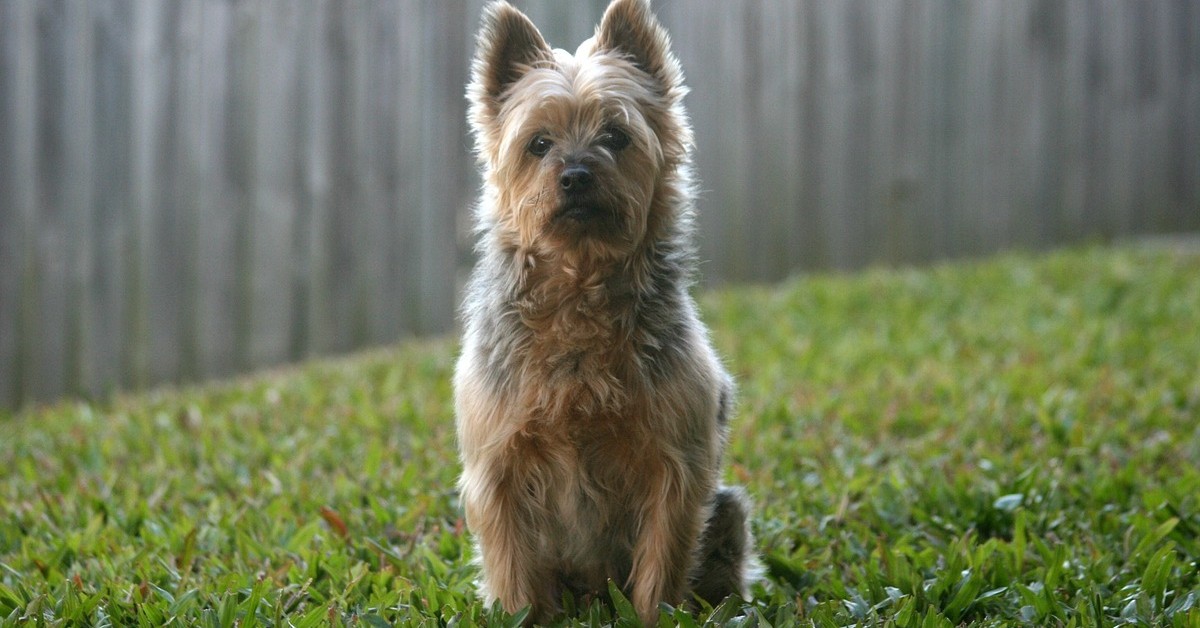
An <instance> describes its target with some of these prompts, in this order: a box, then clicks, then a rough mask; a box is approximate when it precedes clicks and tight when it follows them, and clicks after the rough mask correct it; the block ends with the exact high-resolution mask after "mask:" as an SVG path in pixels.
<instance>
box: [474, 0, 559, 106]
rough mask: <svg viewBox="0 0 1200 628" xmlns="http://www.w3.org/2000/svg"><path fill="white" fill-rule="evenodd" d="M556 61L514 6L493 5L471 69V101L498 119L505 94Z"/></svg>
mask: <svg viewBox="0 0 1200 628" xmlns="http://www.w3.org/2000/svg"><path fill="white" fill-rule="evenodd" d="M553 58H554V54H553V52H551V50H550V46H549V45H547V44H546V40H545V39H543V38H542V34H541V33H539V32H538V29H537V27H536V26H534V25H533V22H531V21H529V18H528V17H525V14H524V13H521V12H520V11H519V10H517V9H516V8H515V7H513V6H512V5H511V4H509V3H507V2H504V1H503V0H501V1H499V2H493V3H492V4H489V5H488V6H487V7H486V8H485V9H484V14H483V26H482V27H481V28H480V29H479V37H478V39H477V40H476V51H475V61H474V63H473V64H472V66H471V89H470V92H471V99H472V100H473V101H474V102H475V104H476V105H477V106H480V107H482V108H484V109H485V111H486V113H487V114H488V115H490V116H493V117H494V116H495V115H496V113H497V112H498V111H499V105H500V102H501V101H502V99H503V97H504V92H505V90H507V89H508V87H509V86H511V85H512V84H513V83H515V82H516V81H517V80H519V79H520V78H521V77H522V76H524V75H525V73H526V72H528V71H529V69H530V68H532V67H533V66H535V65H537V64H538V62H540V61H546V60H550V59H553Z"/></svg>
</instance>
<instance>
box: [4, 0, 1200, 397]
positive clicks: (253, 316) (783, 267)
mask: <svg viewBox="0 0 1200 628" xmlns="http://www.w3.org/2000/svg"><path fill="white" fill-rule="evenodd" d="M483 4H484V0H449V1H446V2H432V1H425V0H380V1H372V2H341V1H336V0H309V1H308V2H305V3H299V4H297V3H296V2H293V1H291V0H262V1H255V2H251V1H246V0H236V1H232V2H231V1H227V0H179V1H178V2H138V1H136V0H94V1H90V2H74V1H70V0H36V1H35V0H2V1H0V163H2V164H3V167H0V406H14V405H18V404H21V403H23V402H26V401H29V400H35V399H48V398H52V397H55V396H58V395H61V394H64V393H70V394H87V395H97V394H104V393H107V392H109V391H112V390H114V389H118V388H129V387H137V386H144V385H147V384H151V383H157V382H178V381H186V380H192V379H195V378H202V377H214V376H225V375H228V374H231V373H236V372H239V371H242V370H245V369H248V368H253V367H257V366H261V365H265V364H271V363H275V362H279V361H284V360H298V359H303V358H306V357H309V356H313V355H320V354H325V353H330V352H336V351H345V350H348V349H352V348H355V347H360V346H364V345H369V344H378V343H383V342H390V341H392V340H394V339H396V338H398V337H400V336H402V335H404V334H412V333H430V332H439V331H444V330H447V329H449V328H450V327H451V326H452V325H453V320H454V317H453V312H454V306H455V300H456V296H455V295H456V291H457V289H458V288H459V287H460V286H461V282H462V279H463V275H464V272H465V269H466V268H467V267H468V265H469V262H470V260H471V255H472V253H471V243H472V235H471V234H470V233H469V229H468V225H469V224H470V221H469V208H470V206H471V203H472V202H473V200H474V198H475V195H476V192H477V189H478V179H477V176H476V175H475V164H474V163H473V156H472V155H471V153H470V145H471V141H470V138H469V135H468V132H467V127H466V123H465V119H464V117H465V110H466V102H465V99H464V98H463V87H464V84H465V82H466V80H467V78H468V69H469V59H470V55H471V53H472V49H473V46H474V39H473V37H474V32H475V29H476V27H477V25H478V20H479V12H480V9H481V8H482V6H483ZM519 4H520V5H521V6H522V7H524V8H525V9H526V10H527V11H528V12H529V14H530V15H531V16H532V17H533V19H534V20H535V21H536V22H537V23H538V25H539V26H540V27H541V28H542V30H543V32H544V34H545V35H546V37H547V39H548V40H549V41H550V42H551V43H552V44H554V45H556V46H560V47H565V48H572V47H574V46H575V45H576V44H577V43H578V42H579V41H580V40H582V39H584V38H586V37H588V36H590V35H591V34H592V29H593V27H594V25H595V23H596V20H597V18H598V17H599V15H600V13H601V12H602V11H603V9H604V7H605V5H606V4H607V0H588V1H587V2H575V3H564V2H559V1H557V0H526V1H524V2H519ZM655 6H656V9H657V10H658V12H659V14H660V16H661V17H662V19H663V21H664V23H665V24H666V26H667V27H668V29H669V30H670V32H671V34H672V37H673V39H674V44H675V50H676V51H677V53H678V55H679V57H680V59H681V61H682V63H683V66H684V69H685V72H686V75H687V77H688V84H689V86H690V87H691V88H692V94H691V95H690V96H688V97H687V104H688V108H689V110H690V112H691V115H692V120H693V126H694V127H695V131H696V143H697V148H698V152H697V162H696V170H697V174H698V178H699V182H700V189H701V190H702V193H701V196H700V199H699V201H698V210H699V215H698V226H699V231H700V236H701V237H700V242H699V245H700V255H701V257H702V259H703V260H704V263H703V266H702V272H703V275H704V277H705V279H706V280H707V281H709V282H721V281H741V280H756V281H767V280H773V279H778V278H780V277H783V276H785V275H786V274H788V273H791V272H795V271H797V270H802V269H813V268H856V267H861V266H864V265H870V264H878V263H912V262H922V261H928V260H936V259H941V258H945V257H951V256H960V255H974V254H981V253H986V252H990V251H995V250H1000V249H1003V248H1008V247H1014V246H1016V247H1028V248H1040V247H1045V246H1050V245H1054V244H1058V243H1063V242H1071V241H1077V240H1079V239H1081V238H1089V237H1091V238H1095V237H1100V238H1110V237H1121V236H1127V235H1131V234H1139V233H1150V232H1162V231H1179V230H1197V229H1200V5H1197V3H1196V2H1194V0H966V1H964V0H896V1H894V2H875V1H872V0H811V1H806V2H795V1H794V0H762V1H759V2H726V1H723V0H686V1H685V0H657V1H656V3H655Z"/></svg>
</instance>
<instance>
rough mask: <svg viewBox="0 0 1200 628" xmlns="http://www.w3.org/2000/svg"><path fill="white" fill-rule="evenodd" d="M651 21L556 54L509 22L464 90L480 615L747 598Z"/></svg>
mask: <svg viewBox="0 0 1200 628" xmlns="http://www.w3.org/2000/svg"><path fill="white" fill-rule="evenodd" d="M669 47H670V39H669V38H668V36H667V33H666V31H665V30H663V28H662V27H661V26H660V25H659V23H658V20H657V19H656V18H655V16H654V14H653V13H651V11H650V7H649V3H648V0H614V1H613V2H612V4H611V5H609V7H608V9H607V10H606V12H605V14H604V17H603V19H602V21H601V23H600V26H599V27H598V28H597V30H596V33H595V36H594V37H592V38H591V39H588V40H587V41H585V42H583V44H581V45H580V47H579V49H578V50H577V51H576V52H575V54H574V55H571V54H570V53H568V52H566V51H564V50H553V49H551V48H550V46H548V45H547V44H546V41H545V40H544V39H543V38H542V35H541V33H540V32H538V29H537V27H535V26H534V25H533V23H532V22H531V21H530V20H529V19H528V18H527V17H526V16H525V15H524V14H523V13H521V12H520V11H518V10H517V9H515V8H513V7H512V6H511V5H509V4H507V3H506V2H503V1H499V2H494V3H492V4H490V5H489V6H488V7H487V8H486V10H485V14H484V18H483V26H482V29H481V30H480V33H479V37H478V49H477V52H476V56H475V60H474V64H473V66H472V77H471V83H470V86H469V94H468V95H469V100H470V105H471V106H470V122H471V126H472V129H473V132H474V136H475V142H476V151H477V153H478V157H479V160H480V162H481V163H482V166H483V174H484V187H483V194H482V198H481V200H480V202H479V205H478V207H477V215H476V221H477V226H478V237H479V243H478V253H479V257H480V259H479V262H478V265H477V266H476V267H475V269H474V272H473V274H472V277H471V280H470V284H469V286H468V289H467V294H466V299H465V303H464V305H463V310H462V315H463V318H464V327H465V332H464V339H463V348H462V355H461V357H460V358H459V361H458V365H457V368H456V372H455V376H454V389H455V412H456V415H457V428H458V438H459V448H460V455H461V457H462V463H463V473H462V477H461V479H460V481H459V489H460V494H461V497H462V502H463V505H464V508H465V510H466V519H467V525H468V527H469V529H470V530H471V532H472V533H473V534H474V536H475V539H476V541H477V545H478V547H477V552H476V555H477V560H478V563H479V565H480V568H481V574H482V577H481V594H482V596H483V598H484V599H485V601H486V602H488V603H492V602H494V601H497V600H498V601H499V602H500V604H501V605H502V606H503V607H504V609H505V610H506V611H508V612H516V611H519V610H520V609H522V608H524V607H526V606H529V607H531V613H530V615H529V619H530V620H531V621H534V622H538V621H546V620H549V619H552V618H553V617H554V616H555V615H556V614H557V613H559V612H560V602H561V600H562V599H563V595H564V593H568V592H569V593H571V594H575V595H586V594H590V593H595V592H603V591H605V590H606V588H607V582H608V581H609V580H612V581H614V582H615V583H616V584H618V585H620V586H622V587H623V588H624V591H625V592H626V594H627V595H628V596H629V597H630V599H631V600H632V602H633V605H634V608H635V609H636V610H637V612H638V615H639V616H640V618H641V620H642V621H643V622H645V623H646V624H647V625H653V624H656V623H657V618H658V613H659V604H660V603H662V602H666V603H670V604H680V603H684V602H687V601H688V600H689V599H690V595H696V596H699V597H700V598H702V599H705V600H707V601H709V602H710V603H713V604H715V603H717V602H720V601H721V600H722V599H724V598H725V597H726V596H728V595H733V594H736V595H741V596H745V595H746V593H747V588H748V584H749V582H750V581H751V580H752V579H753V578H755V577H756V576H757V571H758V566H757V565H758V563H757V559H756V558H755V556H754V553H753V550H752V539H751V537H750V531H749V525H748V510H749V508H748V506H747V503H746V497H745V495H744V493H743V492H742V491H741V489H738V488H733V487H723V486H721V485H720V477H719V476H720V468H721V455H722V451H723V449H724V446H725V440H726V432H727V426H726V421H727V419H728V418H729V414H730V407H731V405H732V399H733V383H732V380H731V379H730V377H729V375H728V374H727V373H726V372H725V371H724V369H723V368H722V367H721V364H720V362H719V361H718V358H717V356H716V354H715V353H714V351H713V349H712V347H711V345H710V344H709V340H708V332H707V330H706V329H705V327H704V326H703V324H702V323H701V322H700V320H699V318H698V316H697V312H696V305H695V303H694V302H693V301H692V298H691V297H690V296H689V294H688V289H689V287H690V286H691V283H692V272H693V268H694V266H695V252H694V250H693V245H692V242H691V240H692V230H693V226H692V222H693V212H694V209H693V196H694V194H695V183H694V181H693V179H692V169H691V155H690V153H691V149H692V132H691V128H690V126H689V123H688V119H687V114H686V113H685V112H684V109H683V103H682V99H683V96H684V94H685V93H686V91H687V90H686V88H685V87H684V86H683V83H682V81H683V76H682V72H681V70H680V67H679V62H678V61H677V60H676V58H675V56H674V55H673V54H672V53H671V51H670V50H669Z"/></svg>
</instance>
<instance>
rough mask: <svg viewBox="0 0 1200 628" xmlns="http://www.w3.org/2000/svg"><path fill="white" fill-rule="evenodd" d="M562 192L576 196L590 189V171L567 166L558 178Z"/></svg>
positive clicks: (584, 168)
mask: <svg viewBox="0 0 1200 628" xmlns="http://www.w3.org/2000/svg"><path fill="white" fill-rule="evenodd" d="M558 185H559V186H560V187H562V190H563V192H567V193H568V194H578V193H580V192H584V191H586V190H587V189H588V188H590V187H592V171H591V170H588V167H587V166H567V167H566V168H564V169H563V171H562V174H561V175H559V176H558Z"/></svg>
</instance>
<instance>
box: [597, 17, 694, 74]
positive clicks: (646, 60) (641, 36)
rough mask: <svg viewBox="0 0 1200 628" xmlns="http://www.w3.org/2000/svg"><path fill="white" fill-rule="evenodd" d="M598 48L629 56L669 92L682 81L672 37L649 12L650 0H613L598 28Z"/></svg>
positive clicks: (681, 72)
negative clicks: (673, 51) (672, 48)
mask: <svg viewBox="0 0 1200 628" xmlns="http://www.w3.org/2000/svg"><path fill="white" fill-rule="evenodd" d="M596 49H597V50H611V51H616V52H620V53H622V54H624V55H626V56H627V57H628V58H629V60H630V61H632V62H633V63H634V65H636V66H637V67H638V68H639V69H641V70H642V71H643V72H645V73H647V74H649V75H650V76H651V77H652V78H654V79H656V80H657V81H658V82H659V83H660V84H661V85H662V87H663V91H664V92H668V91H671V90H674V89H676V88H678V87H680V86H681V85H682V84H683V71H682V70H681V69H680V67H679V61H678V60H677V59H676V58H675V55H673V54H671V37H670V36H669V35H667V31H666V29H664V28H663V27H662V25H661V24H659V23H658V18H656V17H654V13H653V12H651V11H650V1H649V0H613V2H612V4H610V5H608V9H607V10H606V11H605V12H604V19H602V20H601V21H600V27H599V28H598V29H596Z"/></svg>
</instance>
